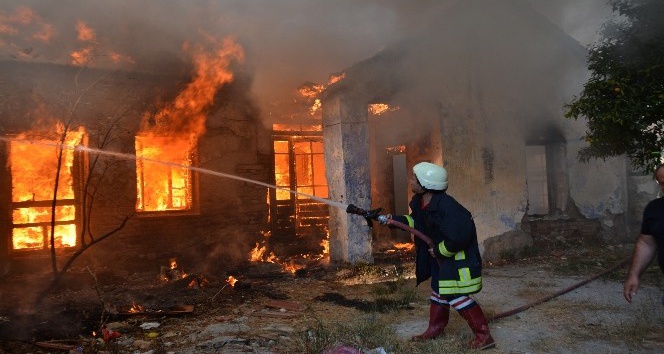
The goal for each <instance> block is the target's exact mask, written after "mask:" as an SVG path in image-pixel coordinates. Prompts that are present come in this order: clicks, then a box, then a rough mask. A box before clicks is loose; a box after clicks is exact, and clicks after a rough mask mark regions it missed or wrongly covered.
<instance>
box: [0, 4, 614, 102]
mask: <svg viewBox="0 0 664 354" xmlns="http://www.w3.org/2000/svg"><path fill="white" fill-rule="evenodd" d="M458 1H463V0H409V1H403V0H361V1H360V0H140V1H137V0H113V1H109V0H58V1H52V0H3V1H2V2H1V3H0V60H8V59H9V60H26V61H40V62H57V63H71V62H72V60H74V59H77V60H80V61H83V60H90V61H89V62H86V65H90V66H95V65H96V66H104V65H106V66H114V67H122V68H125V67H126V68H127V69H129V70H149V71H159V70H169V68H172V67H171V65H172V64H174V63H178V62H179V61H181V60H184V61H187V60H188V58H187V55H186V53H184V52H183V50H182V48H183V44H184V43H185V42H188V43H190V44H191V43H205V42H210V39H221V38H224V37H227V36H233V37H235V38H236V40H237V41H238V42H239V43H240V44H241V45H242V46H243V48H244V50H245V53H246V62H245V65H246V68H247V71H248V72H251V73H252V74H253V78H254V81H253V92H254V95H255V97H256V98H257V99H258V100H259V102H261V103H266V102H269V101H270V100H272V99H274V98H278V97H280V96H282V94H283V93H285V92H287V91H291V90H292V91H294V90H296V88H297V87H298V86H299V85H300V84H302V83H303V82H305V81H313V82H318V83H325V82H326V81H327V79H328V75H329V74H331V73H333V72H337V71H339V70H341V69H343V68H345V67H348V66H350V65H352V64H353V63H355V62H357V61H359V60H362V59H365V58H368V57H371V56H372V55H374V54H376V53H377V52H379V51H380V50H381V49H383V48H385V47H386V46H388V45H389V44H390V43H392V42H393V41H395V40H398V39H400V38H403V37H406V36H408V34H409V33H411V31H414V30H417V29H418V27H419V26H421V25H423V24H426V23H427V22H428V21H435V16H436V14H437V13H438V12H437V11H440V10H441V9H444V8H445V6H451V5H453V4H454V3H455V2H458ZM489 1H512V0H489ZM515 1H519V0H515ZM521 1H522V2H523V3H525V4H530V5H532V6H533V7H534V8H535V9H537V10H538V11H540V12H542V13H543V14H544V15H545V16H546V17H548V18H549V19H550V20H551V21H552V22H554V23H556V24H557V25H559V26H560V27H561V28H562V29H563V30H564V31H566V32H567V33H569V34H570V36H572V37H574V38H576V39H577V40H578V41H579V42H580V43H581V44H583V45H587V44H589V43H591V42H593V41H595V40H596V39H597V38H598V35H597V32H598V30H599V28H600V25H601V23H602V22H603V21H604V20H605V19H606V18H607V16H609V15H610V14H611V11H610V8H609V6H608V5H607V4H606V1H607V0H581V1H579V0H521ZM72 53H78V54H77V55H78V57H72V55H71V54H72ZM82 58H85V59H82ZM88 58H92V59H88Z"/></svg>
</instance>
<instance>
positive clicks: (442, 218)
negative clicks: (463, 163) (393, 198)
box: [394, 192, 482, 295]
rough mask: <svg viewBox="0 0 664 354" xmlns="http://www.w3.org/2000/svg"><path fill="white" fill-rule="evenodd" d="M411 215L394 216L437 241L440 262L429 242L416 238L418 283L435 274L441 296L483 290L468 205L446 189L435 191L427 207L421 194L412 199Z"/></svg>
mask: <svg viewBox="0 0 664 354" xmlns="http://www.w3.org/2000/svg"><path fill="white" fill-rule="evenodd" d="M410 210H411V214H410V215H403V216H395V217H394V219H395V220H396V221H399V222H402V223H406V224H408V225H409V226H410V227H413V228H415V229H417V230H418V231H421V232H423V233H424V234H425V235H427V236H429V237H430V238H431V239H432V240H433V241H434V242H435V243H436V245H437V246H436V247H434V252H435V253H436V254H437V255H438V256H439V257H441V258H442V259H443V261H442V262H441V265H440V268H439V266H438V262H437V261H436V260H435V259H434V258H433V257H431V255H430V254H429V252H428V245H427V244H426V243H425V242H424V241H421V240H420V239H419V238H415V245H416V259H415V275H416V278H417V284H418V285H419V284H420V283H421V282H423V281H425V280H427V279H429V278H430V277H432V276H433V277H434V279H432V280H433V285H432V287H434V286H436V285H437V288H438V289H433V290H436V291H438V292H439V294H440V295H456V294H473V293H477V292H479V291H480V290H482V258H481V256H480V252H479V246H478V244H477V231H476V229H475V222H474V221H473V217H472V215H471V214H470V212H469V211H468V210H466V208H464V207H463V206H462V205H461V204H459V203H458V202H457V201H456V200H455V199H454V198H452V197H451V196H449V195H447V194H446V193H444V192H441V193H435V194H434V195H433V197H432V198H431V201H430V202H429V205H428V206H427V208H426V209H422V195H420V194H416V195H414V196H413V199H411V201H410Z"/></svg>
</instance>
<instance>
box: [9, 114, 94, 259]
mask: <svg viewBox="0 0 664 354" xmlns="http://www.w3.org/2000/svg"><path fill="white" fill-rule="evenodd" d="M58 128H59V130H62V127H61V126H59V127H58ZM22 137H23V136H19V137H18V139H19V140H20V139H21V138H22ZM83 138H84V131H83V130H82V129H81V130H79V131H70V132H68V133H67V135H66V137H65V142H64V145H67V146H76V145H79V144H81V143H82V142H83ZM29 140H30V141H31V142H32V143H31V144H25V143H20V142H10V143H9V165H10V166H9V170H10V172H11V185H12V200H11V201H12V206H11V209H12V236H11V238H12V239H11V245H12V249H13V250H41V249H49V248H50V247H51V242H50V237H51V227H52V225H51V219H52V214H51V213H52V211H53V208H52V204H53V189H54V187H55V175H56V171H57V169H58V155H59V152H60V151H59V150H60V147H59V145H60V144H61V140H60V138H53V139H51V138H35V137H30V138H29ZM77 154H79V153H77V152H75V151H74V150H73V149H63V150H62V163H61V166H60V171H59V179H58V191H57V195H56V206H55V223H54V226H55V232H54V241H55V242H54V245H55V248H66V247H74V246H76V244H77V231H76V222H77V213H76V201H75V188H76V187H75V186H76V184H75V173H74V171H75V167H76V164H77V163H80V162H78V159H77V158H76V156H77Z"/></svg>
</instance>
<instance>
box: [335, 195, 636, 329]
mask: <svg viewBox="0 0 664 354" xmlns="http://www.w3.org/2000/svg"><path fill="white" fill-rule="evenodd" d="M382 210H383V208H377V209H373V210H364V209H361V208H358V207H356V206H355V205H353V204H350V205H348V208H347V209H346V212H347V213H349V214H357V215H361V216H364V218H365V219H366V220H367V224H368V225H369V227H373V220H379V221H380V222H381V223H382V224H385V225H392V226H395V227H398V228H400V229H402V230H404V231H407V232H410V233H412V234H413V235H414V236H415V237H417V238H419V239H420V240H422V241H424V242H425V243H426V244H427V245H428V246H429V248H433V247H434V246H435V244H434V242H433V240H432V239H431V238H430V237H428V236H427V235H425V234H424V233H422V232H420V231H418V230H416V229H414V228H412V227H410V226H408V225H406V224H404V223H401V222H398V221H396V220H392V219H389V218H387V217H386V216H385V215H381V214H380V212H381V211H382ZM629 260H630V257H627V258H625V259H623V260H622V261H620V262H618V263H617V264H615V265H613V266H612V267H610V268H608V269H606V270H604V271H602V272H600V273H597V274H595V275H593V276H591V277H589V278H587V279H585V280H583V281H580V282H578V283H576V284H574V285H571V286H569V287H567V288H564V289H562V290H559V291H557V292H555V293H553V294H550V295H547V296H544V297H542V298H539V299H537V300H535V301H533V302H530V303H528V304H526V305H523V306H520V307H517V308H514V309H511V310H508V311H503V312H499V313H497V314H494V315H493V316H489V317H488V318H487V319H488V320H489V321H495V320H498V319H501V318H505V317H509V316H512V315H515V314H517V313H519V312H523V311H525V310H527V309H529V308H531V307H533V306H537V305H540V304H543V303H545V302H547V301H549V300H551V299H554V298H556V297H558V296H560V295H563V294H566V293H568V292H570V291H572V290H574V289H577V288H579V287H581V286H583V285H586V284H588V283H590V282H591V281H593V280H595V279H598V278H600V277H602V276H604V275H606V274H609V273H611V272H613V271H615V270H616V269H619V268H621V267H623V266H624V265H625V264H627V263H628V262H629ZM436 261H438V265H441V264H442V259H440V258H437V257H436Z"/></svg>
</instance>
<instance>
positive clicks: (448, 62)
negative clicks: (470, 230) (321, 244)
mask: <svg viewBox="0 0 664 354" xmlns="http://www.w3.org/2000/svg"><path fill="white" fill-rule="evenodd" d="M585 56H586V52H585V50H584V48H583V47H582V46H581V45H580V44H579V43H578V42H577V41H576V40H574V39H572V38H571V37H569V36H568V35H567V34H565V33H564V32H563V31H562V30H560V28H558V27H557V26H555V25H554V24H553V23H551V22H549V21H548V20H547V19H546V18H545V17H544V16H542V15H541V14H539V13H537V12H536V11H534V10H533V9H532V8H530V7H529V6H527V5H526V4H524V3H522V2H519V1H496V2H490V3H487V2H486V1H461V2H456V3H454V4H453V5H451V6H449V7H447V8H445V10H444V11H441V12H440V13H437V14H436V15H435V16H431V19H430V21H429V22H427V23H426V25H424V26H422V31H420V32H419V33H417V34H414V35H412V36H410V37H408V38H406V39H405V40H403V41H401V42H399V43H398V44H395V45H392V46H390V47H389V48H387V49H386V50H384V51H382V52H381V53H379V54H377V55H375V56H374V57H371V58H368V59H366V60H364V61H361V62H359V63H357V64H355V65H353V66H351V67H349V68H347V69H346V70H345V78H344V79H343V80H342V81H340V82H339V83H337V84H335V85H334V86H331V87H329V88H328V89H327V90H326V92H325V93H324V98H323V100H322V106H323V132H324V141H325V154H326V158H327V160H326V161H327V163H328V164H327V170H328V171H329V173H328V180H329V181H330V198H332V199H333V200H340V201H342V202H344V203H348V204H355V205H369V204H370V203H372V204H373V206H374V207H377V206H382V207H384V208H386V209H387V210H388V211H389V212H397V213H399V212H400V213H406V212H407V209H405V208H407V200H409V197H410V195H409V190H408V189H409V187H408V184H407V182H406V181H407V177H406V176H407V175H408V174H409V172H410V171H409V169H410V167H411V166H413V165H414V164H415V163H417V162H420V161H431V162H435V163H439V164H442V165H444V166H445V167H446V168H447V170H448V171H449V176H450V177H449V178H450V187H449V190H448V192H449V193H450V194H451V195H453V196H454V197H455V198H457V199H458V200H459V201H460V202H461V203H462V204H463V205H465V206H467V207H468V209H469V210H470V211H471V212H472V213H473V215H474V218H475V222H476V224H477V227H478V235H479V241H480V244H481V248H482V250H483V252H484V256H485V259H488V260H493V259H498V258H500V257H501V255H506V254H512V255H514V256H518V255H519V254H521V253H520V252H522V251H524V250H527V249H528V248H534V249H539V250H549V249H552V248H555V247H569V245H571V244H577V243H584V242H592V243H595V242H598V243H602V242H609V243H613V242H615V243H619V242H629V241H630V240H631V237H632V235H635V234H637V233H638V228H637V227H638V222H639V221H638V220H639V217H638V216H637V217H634V216H635V214H633V211H634V210H637V213H638V210H642V206H643V205H644V204H643V202H644V199H643V197H642V196H639V195H638V193H628V192H627V191H628V190H629V191H634V190H637V189H638V188H640V187H639V186H647V185H648V184H649V182H648V181H647V177H646V178H645V179H644V178H643V177H639V176H638V173H635V172H634V171H632V170H631V168H630V166H629V163H628V161H626V160H625V159H624V158H622V157H617V158H612V159H608V160H606V161H591V162H588V163H580V162H579V161H578V160H577V152H578V151H579V149H580V148H581V146H582V145H583V144H584V141H583V140H582V139H581V137H582V136H583V134H584V132H585V125H584V122H582V121H568V120H565V119H564V118H563V113H564V111H563V106H564V103H565V102H566V101H567V100H569V99H571V97H572V95H573V94H574V93H576V92H579V91H580V89H581V85H582V84H583V82H584V78H585V77H587V76H586V75H587V72H586V65H585ZM376 104H382V105H383V106H382V107H384V106H385V105H386V106H388V107H398V108H399V109H394V110H391V111H389V110H388V111H385V110H382V112H384V113H382V114H380V115H377V114H374V113H373V112H375V110H374V108H376V107H375V105H376ZM368 161H370V163H368ZM653 188H654V187H653ZM653 188H649V190H653ZM384 232H385V230H374V231H373V236H374V237H373V238H372V237H371V236H372V234H371V232H370V231H369V230H368V229H367V227H366V225H365V224H364V223H363V220H358V219H357V218H355V217H353V216H349V215H347V214H346V213H344V212H343V211H340V210H332V212H331V219H330V235H331V236H330V252H331V256H332V258H337V259H344V260H347V261H351V262H365V261H371V260H372V252H371V250H372V247H373V244H372V242H375V239H376V236H377V234H379V233H384Z"/></svg>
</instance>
